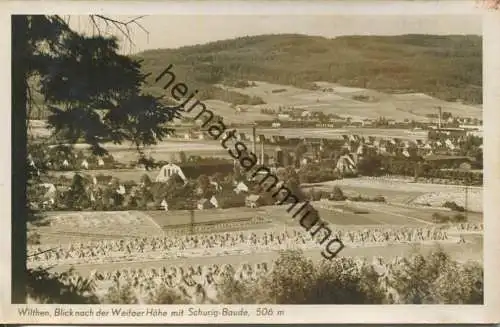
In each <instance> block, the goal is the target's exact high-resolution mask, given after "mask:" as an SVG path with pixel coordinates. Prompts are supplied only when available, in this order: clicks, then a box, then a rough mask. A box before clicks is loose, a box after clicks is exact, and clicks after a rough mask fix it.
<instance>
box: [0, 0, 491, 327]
mask: <svg viewBox="0 0 500 327" xmlns="http://www.w3.org/2000/svg"><path fill="white" fill-rule="evenodd" d="M0 9H1V11H0V12H1V13H2V16H3V17H2V19H1V20H0V24H1V28H0V31H1V33H2V34H3V36H4V37H2V38H1V49H0V55H1V58H0V59H1V62H3V63H4V66H3V71H2V73H3V74H2V75H1V76H2V79H1V83H2V86H3V88H2V90H4V94H3V97H2V98H1V100H2V101H3V106H2V108H3V113H4V115H3V117H2V118H3V119H1V120H0V124H2V126H1V128H0V133H1V136H2V140H3V141H4V144H3V146H2V147H0V151H1V158H3V160H1V161H0V165H1V170H0V192H1V194H0V198H1V201H2V204H1V205H0V210H1V214H2V215H1V217H2V219H0V230H2V231H3V232H4V235H2V237H0V248H1V250H2V252H1V255H0V264H1V267H2V269H1V270H0V301H1V302H0V322H2V323H3V322H5V323H24V324H29V323H61V324H64V323H97V324H104V323H408V322H411V323H494V322H498V321H500V311H499V310H498V308H500V306H499V305H500V292H499V291H498V290H500V281H499V278H498V276H497V275H498V271H499V270H500V262H499V260H498V259H497V258H498V253H500V252H499V250H500V242H499V241H498V239H497V232H496V231H498V230H499V228H500V217H499V216H500V213H499V210H498V206H497V205H496V204H497V202H498V191H499V189H498V186H499V185H500V169H499V168H500V151H499V150H500V129H499V128H498V127H497V125H498V122H499V121H500V119H499V118H500V107H499V106H498V103H500V59H499V58H500V37H499V35H498V34H499V33H500V12H485V14H484V28H483V37H484V39H483V40H484V41H483V42H484V49H483V53H484V62H483V65H484V68H483V71H484V75H483V78H484V85H483V90H484V106H483V107H484V111H483V112H484V114H483V115H484V122H485V124H484V131H485V135H486V137H485V142H484V146H485V168H484V176H485V180H486V181H485V185H484V190H485V191H484V194H485V195H484V205H485V208H484V214H485V225H486V226H487V228H485V235H484V244H485V251H484V257H485V260H484V262H485V305H477V306H458V305H425V306H424V305H391V306H388V305H366V306H356V305H339V306H336V305H323V306H320V305H315V306H294V305H284V306H270V305H262V306H256V305H235V306H232V307H233V308H242V307H244V308H246V309H247V310H248V311H249V312H254V310H255V308H257V307H270V308H271V307H272V308H273V309H274V311H277V310H284V311H285V312H286V314H285V315H284V316H274V317H272V318H271V317H256V316H255V315H254V316H252V317H223V316H220V317H218V318H217V319H210V318H206V317H203V316H201V317H188V316H184V317H183V318H175V319H172V318H171V317H167V318H163V319H162V318H160V319H158V318H142V319H140V318H127V317H120V318H117V317H107V318H105V317H96V316H94V317H93V318H90V319H85V318H79V319H76V318H69V319H68V318H66V319H64V318H61V319H56V318H53V319H42V318H39V317H38V318H35V317H32V318H31V319H30V318H27V317H24V318H20V317H19V316H18V315H17V308H24V307H27V305H12V304H10V289H11V285H10V277H11V276H10V248H11V246H10V241H11V236H10V219H11V218H10V210H9V208H10V185H11V182H13V181H11V180H10V176H11V174H10V169H11V167H10V159H9V158H10V115H11V113H10V108H11V107H10V37H11V36H10V17H9V16H10V14H11V13H19V14H35V13H46V14H50V13H59V14H61V13H62V14H82V15H85V14H89V13H106V14H112V15H116V14H133V15H137V14H147V13H154V14H161V13H163V14H180V15H186V14H268V15H269V14H275V15H284V14H286V15H304V14H321V15H331V14H337V15H339V14H344V15H345V14H358V15H361V14H363V15H370V14H376V15H381V14H384V15H403V14H405V15H411V14H417V13H418V14H428V15H434V14H464V13H468V14H470V13H472V12H475V11H477V12H478V13H479V12H480V9H478V8H477V5H476V3H475V2H474V1H467V0H461V1H441V2H435V1H425V2H418V1H411V2H408V1H404V3H403V2H396V1H371V2H370V1H352V2H346V1H339V2H313V1H309V2H302V1H293V2H282V1H279V2H274V3H272V2H256V1H251V2H250V1H246V2H239V1H238V2H235V1H231V2H227V1H225V2H174V1H171V2H166V3H159V2H153V3H151V2H150V3H147V2H135V3H134V2H124V3H121V4H118V3H112V2H104V3H102V2H80V1H78V2H48V1H46V2H45V1H44V2H23V3H21V2H10V3H2V4H0ZM481 12H483V11H481ZM29 307H31V308H34V307H36V308H38V309H43V308H47V310H50V311H52V310H53V308H55V307H64V308H73V309H77V308H81V309H84V308H88V307H89V306H76V305H72V306H70V305H37V306H34V305H30V306H29ZM100 307H101V308H106V309H110V308H111V307H120V308H124V307H126V308H132V306H103V305H97V306H92V308H93V310H94V311H96V310H97V309H98V308H100ZM149 307H151V306H149ZM155 307H156V308H158V307H161V308H164V310H169V311H173V310H176V308H185V309H186V308H188V307H193V308H198V307H203V309H210V308H219V309H220V308H222V307H229V306H224V305H222V306H220V305H218V306H206V305H204V306H195V305H188V306H155ZM133 308H134V309H141V308H142V309H144V308H146V306H133Z"/></svg>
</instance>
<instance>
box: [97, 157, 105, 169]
mask: <svg viewBox="0 0 500 327" xmlns="http://www.w3.org/2000/svg"><path fill="white" fill-rule="evenodd" d="M97 166H99V167H103V166H104V160H102V158H99V159H98V160H97Z"/></svg>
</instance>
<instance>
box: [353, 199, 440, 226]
mask: <svg viewBox="0 0 500 327" xmlns="http://www.w3.org/2000/svg"><path fill="white" fill-rule="evenodd" d="M357 205H358V206H360V207H365V208H369V209H370V210H374V211H377V212H380V213H382V214H385V215H391V216H395V217H400V218H404V219H407V220H408V219H412V220H414V221H418V222H420V223H422V224H426V225H431V224H432V223H430V222H428V221H426V220H423V219H420V218H416V217H414V216H413V215H412V216H410V215H409V213H410V212H411V211H410V210H400V211H405V212H406V214H403V213H397V212H394V210H390V209H389V210H385V209H383V208H382V207H380V206H377V205H373V204H368V203H363V204H361V203H358V204H357ZM384 208H388V207H387V206H385V207H384Z"/></svg>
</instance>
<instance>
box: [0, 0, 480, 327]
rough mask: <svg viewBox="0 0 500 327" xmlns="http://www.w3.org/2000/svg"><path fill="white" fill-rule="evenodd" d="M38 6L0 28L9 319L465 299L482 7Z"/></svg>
mask: <svg viewBox="0 0 500 327" xmlns="http://www.w3.org/2000/svg"><path fill="white" fill-rule="evenodd" d="M471 3H472V1H471ZM55 12H59V11H54V12H53V13H51V14H30V15H21V14H15V15H14V14H13V15H11V16H10V25H11V45H12V48H11V71H12V76H11V92H12V94H11V99H12V101H11V108H12V110H11V115H12V119H11V120H12V126H11V132H12V141H11V142H12V143H11V150H12V152H11V153H12V167H11V169H12V171H11V174H10V177H11V178H12V180H11V183H12V187H11V192H12V193H11V197H12V200H11V207H12V215H11V226H12V227H11V229H12V237H11V242H12V257H11V260H12V261H11V264H12V267H11V284H12V296H11V303H13V304H25V306H24V307H23V306H21V307H19V308H24V309H19V310H18V312H17V315H18V317H19V318H20V319H23V318H26V317H36V316H39V317H41V319H56V318H57V317H70V316H71V317H75V315H76V317H78V316H79V315H80V317H83V316H85V315H87V313H85V312H83V311H81V312H80V313H78V312H76V313H75V312H74V310H73V309H68V307H66V306H62V307H61V308H59V307H58V309H55V310H50V311H43V310H39V309H33V308H31V307H29V306H26V305H37V304H41V305H43V304H59V305H78V304H80V305H84V304H85V305H89V304H94V305H99V304H112V305H124V304H126V305H129V304H133V305H145V306H147V305H155V307H154V309H150V310H149V309H148V311H147V313H146V311H144V312H143V313H142V317H144V316H148V315H149V316H155V315H156V316H161V315H165V316H166V315H167V313H164V312H163V311H162V310H163V309H160V308H164V307H163V306H158V305H175V306H183V305H189V307H186V309H181V310H177V311H172V312H168V316H169V319H175V317H176V315H178V316H179V317H180V316H193V317H204V318H217V317H218V316H230V317H245V316H249V315H257V316H264V317H266V316H267V317H268V319H272V318H273V317H274V319H276V318H278V319H279V317H280V316H284V315H285V314H287V313H286V312H285V310H276V309H274V310H273V309H270V308H271V307H266V306H265V305H398V304H406V305H445V304H448V305H449V304H452V305H478V306H482V305H484V304H485V291H486V290H485V282H484V269H485V268H484V262H485V259H484V255H485V254H484V253H485V251H486V250H485V248H484V241H483V233H484V230H485V227H484V226H485V220H484V212H485V210H483V208H484V203H483V202H484V198H485V197H484V196H483V153H484V147H483V146H484V139H485V132H484V130H483V72H484V70H483V51H484V49H483V45H484V44H483V22H482V16H481V15H480V14H478V13H477V12H473V11H471V12H470V13H467V12H463V13H460V14H457V13H453V14H451V13H450V14H447V13H446V12H443V13H434V14H428V13H422V14H418V13H414V12H413V13H412V12H408V13H407V14H406V15H401V14H398V15H394V14H393V15H391V14H380V15H379V14H376V15H375V14H369V13H356V14H352V15H348V14H335V13H331V14H306V13H304V14H297V13H295V14H286V13H283V14H268V15H267V14H265V13H259V14H246V13H244V12H241V13H237V14H235V13H232V14H203V13H200V12H197V13H193V14H186V13H184V14H182V15H176V14H168V13H161V14H160V13H156V14H155V13H151V14H147V15H142V14H137V15H116V14H106V13H104V12H102V11H97V10H96V12H99V13H96V14H82V15H75V14H66V13H65V12H64V11H60V13H58V14H55ZM4 160H5V161H6V160H7V158H4ZM485 160H486V159H485ZM485 160H484V161H485ZM484 165H485V166H486V162H485V163H484ZM5 270H7V269H5ZM199 305H212V306H214V305H215V306H217V305H224V306H223V307H219V309H217V310H213V309H208V308H205V307H204V306H199ZM226 305H227V306H226ZM231 305H236V306H231ZM245 305H263V306H262V307H259V309H257V311H258V312H257V313H250V310H249V309H247V307H245ZM92 308H93V307H92ZM125 308H126V307H125ZM165 308H166V307H165ZM16 310H17V309H16ZM89 310H90V311H92V309H89ZM116 310H121V311H116V312H115V311H114V312H113V313H112V314H113V315H121V316H126V315H127V314H126V312H125V311H127V310H129V309H116ZM155 310H156V311H155ZM122 311H123V312H122ZM150 311H151V312H150ZM165 312H166V311H165ZM129 314H130V315H131V316H133V314H132V313H129ZM88 315H94V312H90V313H88ZM138 315H139V316H141V315H140V314H138ZM172 317H173V318H172ZM68 319H69V318H68ZM200 319H201V318H200ZM68 321H69V320H68Z"/></svg>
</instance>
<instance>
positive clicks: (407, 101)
mask: <svg viewBox="0 0 500 327" xmlns="http://www.w3.org/2000/svg"><path fill="white" fill-rule="evenodd" d="M254 82H255V84H256V86H252V87H246V88H234V87H227V86H224V85H219V86H220V87H223V88H225V89H227V90H229V91H234V92H238V93H242V94H246V95H249V96H257V97H260V98H262V99H263V100H264V101H265V102H266V104H264V105H258V106H254V107H253V108H252V109H251V112H249V113H248V117H250V115H255V113H254V112H253V111H254V108H259V107H264V108H273V109H277V108H278V107H279V106H284V107H295V108H303V109H307V110H309V111H321V112H323V113H325V114H336V115H339V116H344V117H345V116H349V117H353V118H357V119H364V118H371V119H377V118H379V117H390V118H392V119H395V120H398V121H402V120H404V119H409V120H415V121H429V118H427V117H426V115H427V114H435V113H436V107H438V106H441V107H442V108H443V111H447V112H452V113H453V114H454V115H457V116H466V117H476V118H481V115H482V111H481V109H480V108H478V107H476V106H469V105H464V104H461V103H454V102H446V101H443V100H439V99H436V98H433V97H431V96H428V95H426V94H422V93H407V94H389V93H383V92H379V91H374V90H370V89H365V88H352V87H345V86H341V85H338V84H334V83H327V82H316V85H318V86H319V87H320V90H306V89H300V88H297V87H293V86H288V85H280V84H272V83H267V82H260V81H254ZM322 89H328V91H327V92H324V91H322ZM276 90H283V91H280V92H276ZM273 91H274V92H273ZM363 97H365V99H367V100H366V101H359V100H356V99H360V98H363ZM241 116H243V115H241ZM240 119H241V118H240Z"/></svg>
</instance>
